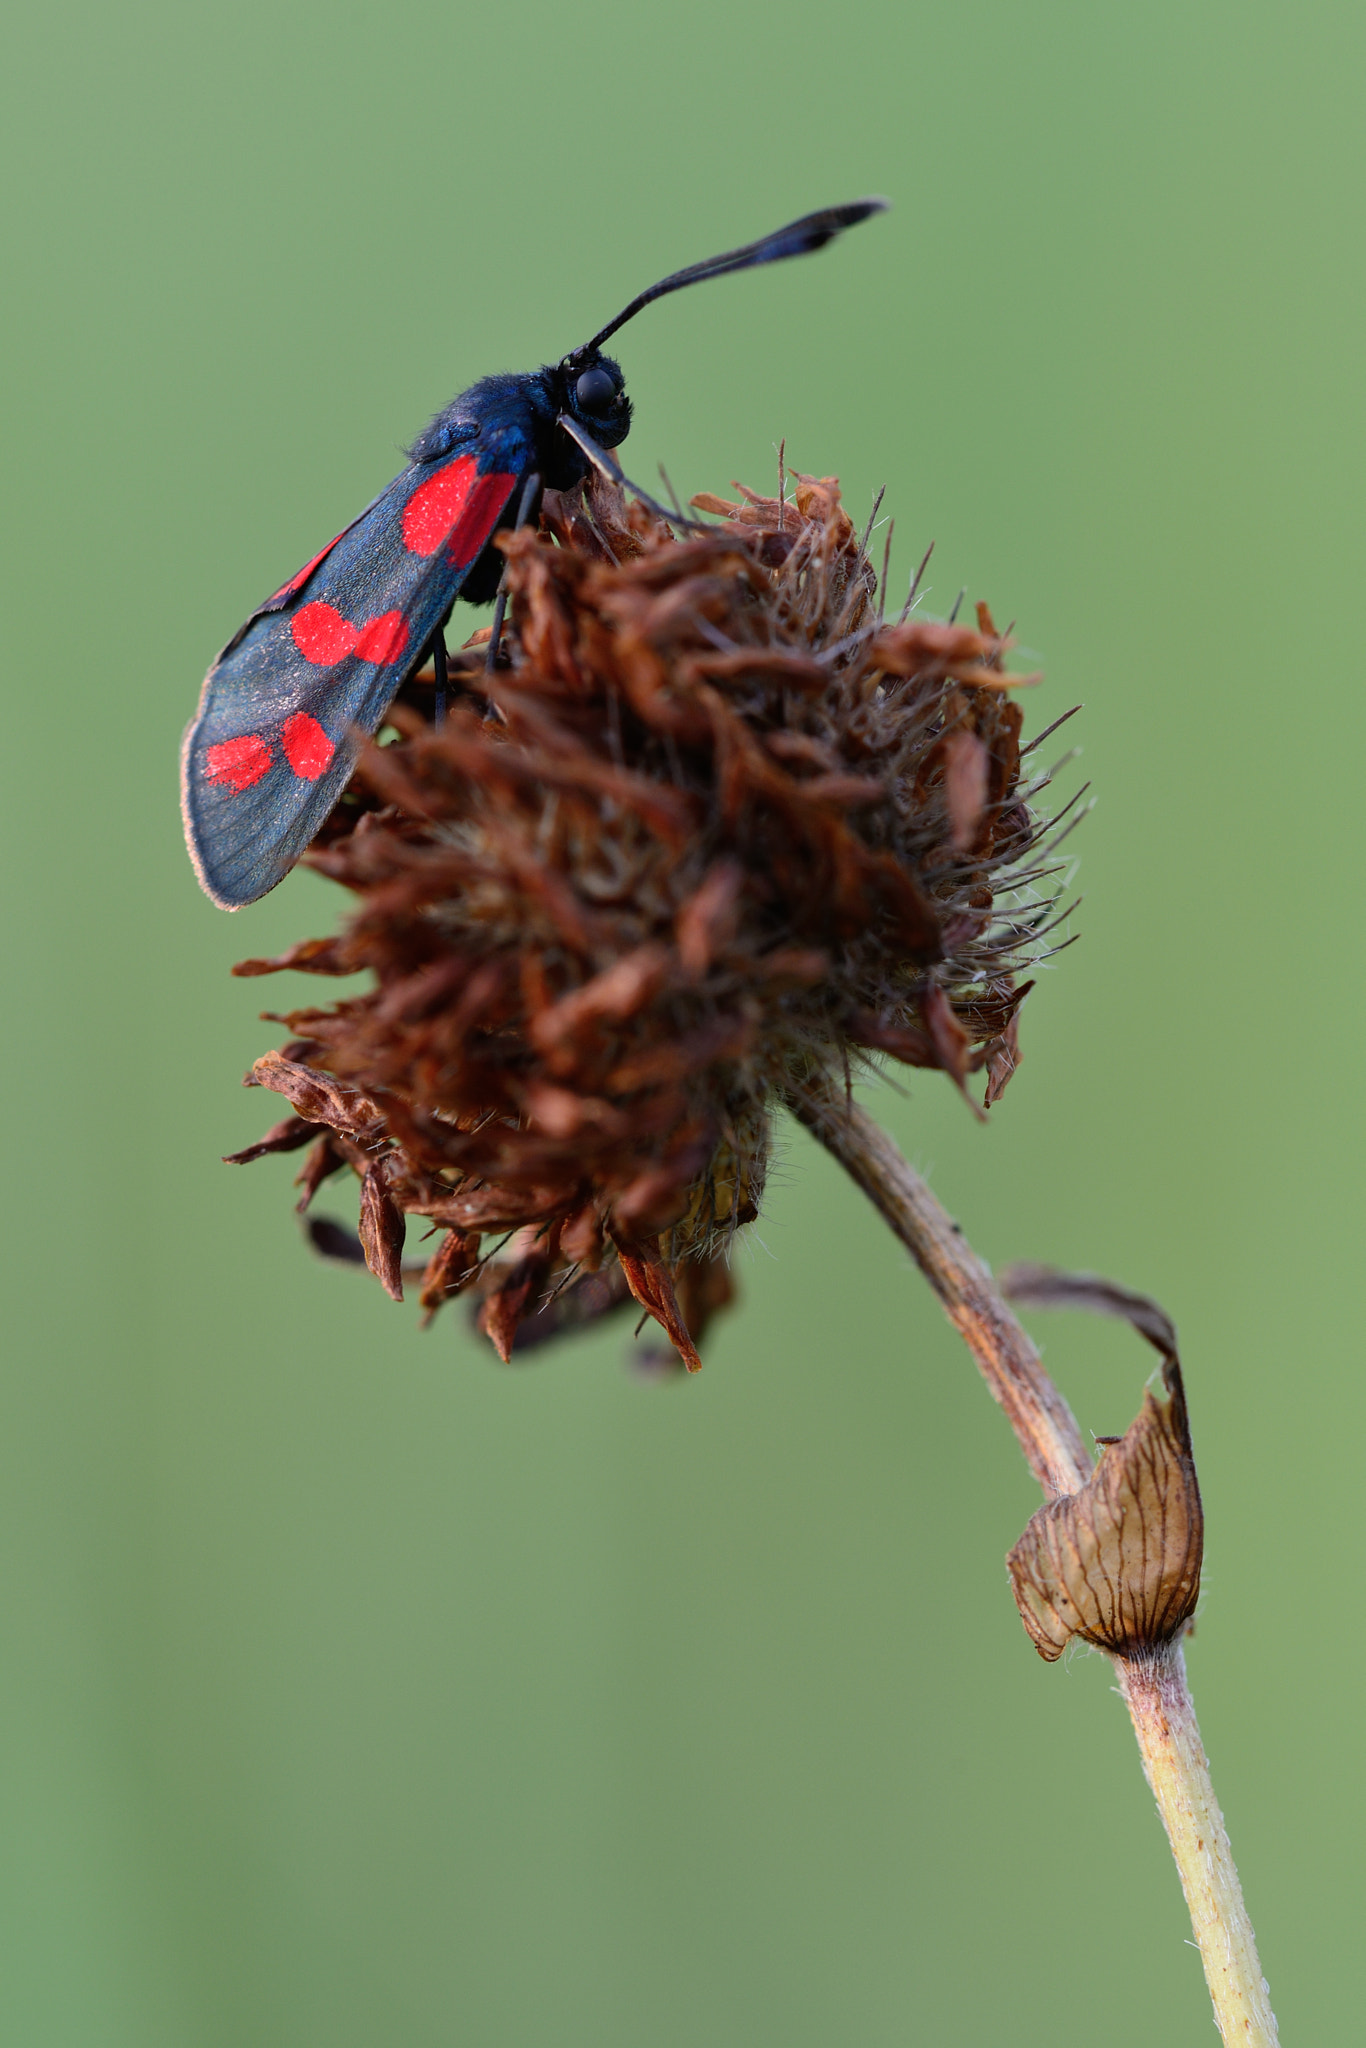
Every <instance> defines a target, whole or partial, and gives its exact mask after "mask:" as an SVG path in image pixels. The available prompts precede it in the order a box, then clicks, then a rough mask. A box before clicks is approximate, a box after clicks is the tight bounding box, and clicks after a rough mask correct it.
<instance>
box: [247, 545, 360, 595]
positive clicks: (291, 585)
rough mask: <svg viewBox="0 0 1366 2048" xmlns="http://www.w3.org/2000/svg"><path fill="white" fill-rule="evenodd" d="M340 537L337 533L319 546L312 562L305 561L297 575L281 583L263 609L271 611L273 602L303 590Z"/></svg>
mask: <svg viewBox="0 0 1366 2048" xmlns="http://www.w3.org/2000/svg"><path fill="white" fill-rule="evenodd" d="M340 539H341V535H340V534H337V535H336V537H335V539H333V540H330V541H329V542H328V543H327V546H326V547H325V548H319V549H318V552H317V554H316V555H315V556H314V557H313V559H312V561H311V562H305V563H304V565H303V568H302V569H300V570H299V572H298V574H297V575H295V576H291V577H290V579H289V581H288V583H282V584H281V585H280V588H279V589H278V590H277V591H275V592H274V593H273V595H272V596H270V597H268V598H267V599H266V601H265V603H264V604H263V605H262V607H261V609H262V611H269V609H270V607H271V606H272V605H273V604H278V603H279V602H280V599H281V598H282V597H292V596H293V595H294V592H295V591H296V590H302V589H303V587H304V585H305V583H307V581H308V579H309V577H310V576H311V575H312V574H313V571H314V570H315V569H316V568H317V566H318V564H319V562H321V561H322V560H323V558H324V556H326V555H330V554H331V552H332V550H333V548H334V547H335V546H336V545H337V541H339V540H340Z"/></svg>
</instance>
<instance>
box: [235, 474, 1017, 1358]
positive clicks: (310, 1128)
mask: <svg viewBox="0 0 1366 2048" xmlns="http://www.w3.org/2000/svg"><path fill="white" fill-rule="evenodd" d="M696 502H697V504H698V506H699V508H700V509H701V510H703V511H706V512H708V513H711V514H714V515H716V516H717V517H718V520H719V523H718V524H716V525H715V526H713V527H710V528H709V529H707V530H704V531H689V532H688V533H687V535H686V537H685V538H681V539H680V538H678V537H676V536H675V534H674V533H673V532H672V531H671V530H670V528H669V527H667V526H666V525H665V524H664V523H663V521H661V520H659V519H656V518H654V517H652V516H651V515H650V514H648V513H647V512H645V511H644V510H643V509H642V508H641V507H640V506H638V505H636V506H630V507H628V506H627V504H626V502H625V501H624V499H623V498H622V496H621V494H620V493H619V492H618V491H617V490H616V489H615V488H614V487H611V486H608V485H605V484H603V483H601V482H596V483H595V484H594V485H593V487H592V489H591V490H589V491H583V490H580V491H577V492H575V493H573V494H571V495H568V496H565V497H561V498H555V497H553V496H550V497H548V499H547V503H546V508H545V512H544V515H543V519H542V524H541V529H540V531H539V532H538V533H533V532H530V531H526V530H523V531H522V532H520V533H516V534H512V535H509V536H506V537H505V538H504V540H503V542H502V545H503V547H504V549H505V552H506V554H507V558H508V573H507V583H508V590H509V596H510V610H509V629H508V638H507V656H508V660H509V664H510V665H506V666H502V667H500V668H499V669H498V670H497V671H496V672H495V673H494V674H492V675H487V674H486V673H485V672H484V668H483V665H482V660H483V648H482V646H480V645H479V644H478V643H479V642H481V641H486V640H487V633H486V632H485V633H484V634H480V635H476V637H475V642H473V643H471V647H470V649H468V650H466V652H465V655H464V657H463V658H462V657H457V660H456V663H455V665H454V671H453V685H459V686H460V688H461V694H460V695H459V696H458V697H457V699H456V701H455V703H454V707H453V710H452V713H451V715H450V716H449V717H448V719H447V720H446V722H445V724H444V725H443V726H442V727H441V728H440V729H434V728H433V725H432V723H431V708H432V676H431V672H430V670H429V671H428V672H427V673H426V674H425V676H424V675H419V676H418V677H416V678H414V679H413V680H412V681H411V682H410V683H409V684H408V685H407V686H406V687H405V689H404V691H403V692H402V693H401V694H400V698H399V700H398V702H397V703H396V704H395V706H394V708H393V711H392V712H391V714H390V726H389V728H388V732H387V734H382V735H381V738H382V739H385V738H386V737H387V741H388V743H387V744H381V745H376V746H374V747H372V748H370V750H369V751H368V753H367V754H366V755H365V757H364V759H363V760H362V762H361V765H360V768H359V770H358V772H357V775H356V778H355V780H354V782H353V783H352V786H351V788H350V790H349V791H348V792H347V795H346V796H345V798H344V799H343V801H342V803H341V804H340V805H339V806H338V808H337V810H336V812H335V813H334V814H333V817H332V818H331V820H330V821H329V823H328V825H327V827H326V828H325V830H324V832H323V833H322V835H320V838H319V840H318V842H317V844H316V845H315V847H314V849H313V851H312V853H311V854H310V855H309V856H308V858H309V859H310V861H311V864H312V865H313V866H314V867H316V868H318V869H320V870H321V871H322V872H323V873H325V874H327V875H330V876H332V877H333V878H334V879H335V880H336V881H338V882H340V883H342V884H343V885H344V886H345V887H346V888H348V889H349V890H351V891H352V892H353V894H354V896H355V898H356V910H355V913H354V915H353V916H352V918H351V921H350V923H349V925H348V926H347V928H346V930H345V931H344V932H343V933H342V934H340V935H339V936H337V937H335V938H331V939H321V940H319V939H315V940H310V941H307V942H306V943H304V944H303V945H300V946H297V947H295V948H293V949H292V951H291V952H290V953H287V954H285V955H283V956H282V957H281V958H279V959H277V960H270V961H264V960H255V961H244V962H243V963H242V964H241V966H240V967H239V968H238V969H237V970H236V971H237V972H238V973H240V974H262V973H269V972H274V971H276V970H278V969H279V968H282V967H291V968H295V969H299V970H301V971H303V972H306V973H311V974H318V975H345V974H352V973H355V972H357V971H359V970H368V971H369V973H370V974H371V976H372V977H373V983H374V986H373V987H372V988H371V989H370V990H369V991H368V992H366V993H364V994H360V995H355V996H348V997H346V998H345V999H343V1000H342V1001H340V1002H338V1003H336V1004H333V1005H331V1006H329V1007H327V1008H310V1009H303V1010H298V1011H295V1012H293V1013H291V1014H290V1015H289V1016H288V1017H286V1018H284V1019H282V1020H281V1021H283V1022H285V1023H286V1024H287V1025H288V1026H289V1028H290V1030H291V1031H292V1032H293V1034H294V1042H293V1043H292V1044H291V1045H289V1046H288V1047H286V1048H285V1049H284V1050H283V1051H282V1052H279V1053H270V1054H267V1055H266V1057H265V1058H264V1059H263V1060H260V1061H258V1062H257V1065H256V1067H255V1069H254V1070H253V1073H252V1075H251V1076H250V1077H249V1079H250V1080H251V1081H252V1082H253V1083H256V1084H259V1085H262V1086H265V1087H268V1088H272V1089H274V1090H276V1091H277V1092H278V1093H280V1094H283V1095H284V1096H285V1097H286V1098H287V1099H288V1100H289V1101H290V1103H291V1104H292V1105H293V1108H294V1111H295V1115H294V1116H293V1117H292V1118H290V1119H287V1120H286V1122H285V1123H284V1124H280V1125H277V1126H276V1127H275V1128H274V1130H273V1131H272V1132H271V1133H270V1134H269V1135H268V1136H267V1138H266V1139H265V1140H263V1141H262V1143H261V1144H260V1145H258V1146H254V1147H251V1148H249V1150H248V1152H246V1153H243V1154H240V1155H238V1157H240V1158H248V1157H258V1156H260V1155H261V1153H262V1152H265V1151H285V1150H290V1149H293V1148H294V1147H296V1146H302V1145H303V1144H305V1143H307V1144H309V1145H310V1147H311V1149H310V1152H309V1156H308V1160H307V1163H306V1165H305V1168H304V1171H303V1174H302V1176H301V1179H302V1182H303V1187H304V1200H303V1204H302V1206H306V1205H307V1203H308V1201H309V1200H310V1199H311V1197H312V1195H313V1194H314V1193H315V1192H316V1190H317V1188H318V1187H319V1186H320V1185H321V1183H322V1182H323V1181H324V1180H325V1179H326V1178H327V1177H328V1176H330V1175H331V1174H333V1173H335V1172H337V1171H340V1170H342V1169H344V1168H347V1167H349V1168H351V1169H352V1170H353V1171H354V1172H355V1173H357V1174H358V1175H359V1176H360V1177H361V1180H362V1188H363V1192H362V1201H361V1233H360V1236H361V1243H362V1245H363V1247H364V1254H365V1258H366V1260H367V1262H368V1264H369V1265H370V1267H371V1270H372V1271H373V1272H374V1273H375V1274H376V1275H377V1276H378V1277H379V1278H380V1279H381V1281H382V1282H383V1284H384V1285H385V1286H386V1287H387V1288H388V1289H389V1291H390V1292H391V1293H393V1294H395V1295H398V1294H399V1293H401V1290H402V1285H403V1276H404V1271H405V1268H404V1265H403V1261H402V1256H401V1253H402V1245H403V1240H404V1233H405V1227H406V1219H407V1218H409V1217H418V1218H422V1219H425V1220H427V1221H429V1222H430V1223H431V1224H432V1225H434V1226H436V1228H437V1229H438V1231H439V1232H440V1233H441V1235H440V1237H439V1241H438V1243H437V1246H436V1248H435V1252H434V1256H433V1257H432V1259H431V1260H430V1261H429V1263H428V1265H427V1267H426V1269H425V1276H424V1284H423V1296H422V1298H423V1302H424V1305H426V1306H427V1307H428V1308H429V1309H431V1308H434V1307H435V1306H437V1305H438V1304H439V1303H440V1302H441V1301H442V1300H443V1299H444V1298H445V1297H446V1296H447V1295H449V1294H452V1293H456V1292H459V1291H460V1290H461V1289H463V1288H467V1287H469V1288H475V1289H477V1290H478V1291H479V1292H480V1294H481V1295H482V1299H483V1306H482V1310H481V1322H482V1325H483V1327H484V1329H485V1330H486V1331H487V1333H488V1335H489V1336H490V1337H491V1339H492V1340H493V1342H494V1343H495V1345H496V1346H497V1348H498V1349H499V1351H500V1352H501V1353H502V1355H503V1356H504V1357H507V1356H508V1354H509V1352H510V1350H511V1348H512V1345H513V1343H514V1341H516V1340H517V1339H518V1333H519V1331H520V1332H522V1333H523V1339H522V1341H525V1339H526V1338H529V1337H531V1336H533V1335H535V1334H540V1333H541V1332H542V1331H546V1330H553V1329H555V1328H557V1327H560V1326H563V1325H568V1324H571V1323H573V1322H576V1321H580V1320H582V1315H581V1314H580V1313H579V1309H580V1308H582V1311H583V1314H587V1313H590V1312H591V1313H597V1312H600V1311H601V1310H602V1309H603V1308H605V1307H609V1306H612V1305H614V1304H615V1303H616V1302H618V1301H624V1300H625V1299H626V1298H627V1297H628V1295H629V1296H633V1297H634V1299H635V1300H636V1301H637V1302H638V1303H639V1304H640V1306H641V1307H642V1309H644V1310H645V1311H646V1312H648V1313H649V1314H650V1315H652V1316H654V1318H655V1319H656V1320H657V1321H658V1322H659V1323H660V1325H661V1326H662V1327H663V1329H664V1330H665V1331H666V1332H667V1334H668V1336H669V1338H670V1339H671V1341H672V1343H673V1345H674V1346H675V1348H676V1350H677V1352H678V1354H679V1356H680V1357H681V1358H682V1359H683V1360H684V1361H685V1362H686V1363H687V1364H688V1365H689V1366H694V1365H696V1363H697V1362H698V1360H697V1352H696V1342H697V1339H698V1337H699V1336H700V1334H701V1328H702V1325H703V1324H704V1323H705V1321H706V1319H707V1317H708V1315H709V1314H710V1313H711V1312H712V1311H713V1310H714V1309H715V1308H717V1307H719V1306H721V1305H722V1304H723V1302H724V1300H725V1299H726V1298H727V1297H728V1295H729V1292H730V1287H729V1279H728V1276H727V1273H726V1265H725V1262H726V1255H727V1252H728V1249H729V1246H730V1244H731V1241H732V1239H733V1237H734V1235H735V1232H736V1231H737V1229H739V1228H740V1227H741V1226H742V1225H743V1224H745V1223H747V1222H749V1221H750V1220H751V1219H752V1218H753V1217H754V1216H755V1215H757V1213H758V1209H759V1204H760V1201H761V1199H762V1195H763V1187H764V1176H765V1170H766V1166H767V1161H768V1154H769V1142H770V1120H771V1116H772V1113H773V1110H774V1107H775V1106H776V1105H777V1104H778V1103H779V1102H781V1100H782V1099H783V1097H784V1095H785V1094H786V1093H787V1091H788V1090H789V1089H790V1088H792V1087H794V1086H799V1085H800V1084H801V1083H802V1082H803V1081H804V1080H807V1079H809V1078H810V1077H811V1076H812V1075H813V1073H816V1072H822V1073H825V1072H831V1071H833V1072H835V1073H837V1074H847V1073H848V1072H849V1070H850V1068H851V1066H853V1065H855V1064H857V1063H859V1062H861V1061H864V1060H867V1059H869V1058H871V1057H873V1056H874V1055H876V1054H879V1053H883V1054H888V1055H890V1056H891V1057H892V1058H893V1059H896V1060H899V1061H902V1062H905V1063H908V1064H910V1065H913V1066H922V1067H939V1068H941V1069H943V1070H944V1072H946V1073H947V1074H948V1075H949V1076H950V1077H951V1078H952V1079H953V1081H954V1082H955V1083H956V1084H957V1085H958V1086H959V1087H960V1088H964V1089H965V1088H966V1083H967V1079H968V1077H969V1075H970V1074H972V1073H974V1072H976V1071H978V1070H981V1069H985V1070H986V1075H987V1085H986V1095H985V1099H986V1101H987V1102H988V1103H990V1102H992V1101H994V1100H995V1099H996V1098H997V1097H998V1096H999V1095H1000V1093H1001V1091H1002V1090H1003V1089H1004V1087H1005V1085H1006V1083H1007V1081H1008V1080H1009V1078H1010V1075H1011V1073H1012V1072H1013V1071H1014V1068H1015V1065H1016V1064H1017V1061H1018V1058H1019V1053H1018V1044H1017V1038H1016V1031H1017V1023H1018V1012H1019V1006H1020V1003H1021V1001H1022V999H1023V997H1024V996H1025V994H1026V993H1027V992H1028V987H1029V984H1027V983H1026V984H1025V985H1023V986H1021V984H1020V982H1019V979H1018V976H1019V972H1020V969H1021V967H1022V965H1024V964H1026V963H1027V962H1028V961H1029V960H1031V959H1034V958H1037V957H1038V956H1039V954H1040V952H1041V950H1042V945H1041V941H1042V940H1043V935H1044V932H1045V929H1046V928H1047V926H1048V923H1049V915H1048V913H1049V909H1050V907H1051V905H1050V902H1049V901H1048V899H1047V893H1046V890H1045V891H1044V892H1042V893H1041V892H1040V890H1039V888H1038V884H1039V882H1040V881H1041V879H1042V875H1043V870H1044V868H1045V866H1046V859H1045V856H1044V854H1043V852H1042V851H1041V849H1040V847H1039V843H1038V834H1039V827H1038V824H1037V821H1036V820H1035V818H1034V816H1033V814H1032V813H1031V811H1030V809H1029V808H1028V803H1027V797H1028V796H1029V795H1030V794H1031V793H1032V792H1031V791H1028V790H1026V789H1023V788H1022V787H1021V771H1020V747H1019V734H1020V725H1021V714H1020V711H1019V709H1018V707H1017V705H1016V703H1015V702H1014V700H1013V698H1012V697H1011V695H1010V690H1011V687H1012V685H1013V684H1014V683H1017V682H1019V681H1020V680H1022V679H1021V678H1018V677H1016V678H1012V677H1010V676H1009V675H1007V673H1006V672H1005V670H1004V667H1003V665H1002V657H1003V654H1004V651H1005V648H1006V645H1007V643H1006V642H1005V641H1004V640H1003V639H1002V637H1001V636H1000V635H999V634H998V633H997V631H996V629H995V627H994V625H993V623H992V621H991V617H990V614H989V613H988V612H987V611H986V608H985V607H984V606H981V607H979V609H978V623H977V625H976V627H967V626H958V625H944V624H938V623H934V622H931V621H928V620H923V619H920V618H918V617H914V616H910V617H905V618H903V619H901V620H899V621H897V622H895V623H892V624H889V623H887V622H886V620H885V619H884V617H883V615H882V612H881V608H880V606H879V602H878V587H877V585H878V579H877V576H876V573H875V571H874V568H873V565H872V563H871V562H870V560H869V558H868V556H867V554H866V553H865V551H864V549H863V547H862V545H861V544H860V541H859V538H858V536H857V534H856V533H855V531H854V528H853V526H852V525H851V523H850V521H849V519H848V517H847V516H846V514H845V512H844V510H843V508H842V507H841V504H840V500H839V490H838V486H837V484H836V483H835V481H834V480H833V479H832V478H827V479H824V480H821V481H817V480H816V479H813V478H809V477H798V478H797V479H796V480H795V502H793V501H791V500H788V501H786V502H784V501H780V500H778V499H772V498H760V497H756V496H754V495H753V494H752V493H750V492H744V493H743V496H742V499H741V501H740V502H736V503H731V502H728V501H725V500H721V499H715V498H704V499H700V500H698V501H696ZM1003 890H1004V891H1006V892H1007V894H1006V904H1005V907H1002V905H1001V903H1000V901H999V898H1000V896H1001V892H1002V891H1003ZM1022 906H1023V907H1022ZM600 1274H602V1275H609V1276H610V1277H609V1278H605V1279H604V1278H599V1277H598V1276H599V1275H600ZM587 1276H593V1279H592V1285H591V1287H590V1286H589V1281H588V1277H587ZM576 1296H581V1299H580V1302H579V1304H578V1305H577V1306H576V1305H575V1297H576ZM590 1297H591V1302H592V1304H593V1306H592V1308H591V1309H590V1307H589V1306H588V1302H589V1298H590ZM538 1326H539V1327H538Z"/></svg>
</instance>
